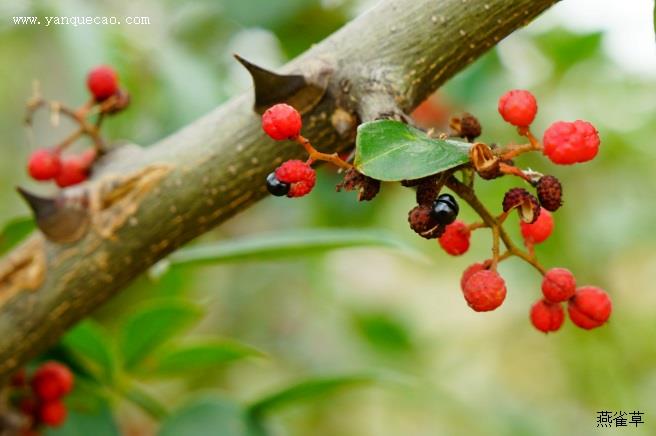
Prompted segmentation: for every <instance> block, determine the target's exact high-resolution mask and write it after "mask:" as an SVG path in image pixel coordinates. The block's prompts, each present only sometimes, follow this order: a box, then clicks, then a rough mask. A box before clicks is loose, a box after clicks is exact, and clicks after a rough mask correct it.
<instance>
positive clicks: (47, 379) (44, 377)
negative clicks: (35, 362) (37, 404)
mask: <svg viewBox="0 0 656 436" xmlns="http://www.w3.org/2000/svg"><path fill="white" fill-rule="evenodd" d="M72 389H73V373H72V372H71V371H70V370H69V369H68V367H66V366H65V365H62V364H61V363H58V362H54V361H50V362H46V363H44V364H43V365H41V366H40V367H39V368H38V369H37V370H36V371H35V372H34V375H33V376H32V391H33V392H34V394H35V395H36V396H37V397H38V398H39V400H40V401H53V400H56V399H59V398H61V397H62V396H64V395H66V394H67V393H69V392H70V391H71V390H72Z"/></svg>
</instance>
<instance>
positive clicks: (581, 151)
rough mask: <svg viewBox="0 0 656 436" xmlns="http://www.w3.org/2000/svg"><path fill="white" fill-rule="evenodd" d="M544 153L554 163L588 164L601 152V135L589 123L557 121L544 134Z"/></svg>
mask: <svg viewBox="0 0 656 436" xmlns="http://www.w3.org/2000/svg"><path fill="white" fill-rule="evenodd" d="M542 142H543V144H544V148H543V150H542V152H543V153H544V155H545V156H547V157H548V158H549V159H551V161H552V162H553V163H556V164H561V165H570V164H574V163H577V162H587V161H589V160H591V159H593V158H594V157H595V156H596V155H597V152H598V151H599V143H600V139H599V133H598V132H597V129H595V127H594V126H593V125H592V124H590V123H589V122H587V121H581V120H577V121H574V122H567V121H557V122H555V123H553V124H552V125H551V126H549V128H548V129H547V130H546V131H545V132H544V138H543V141H542Z"/></svg>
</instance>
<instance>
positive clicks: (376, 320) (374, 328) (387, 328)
mask: <svg viewBox="0 0 656 436" xmlns="http://www.w3.org/2000/svg"><path fill="white" fill-rule="evenodd" d="M353 324H354V327H355V328H356V330H357V332H358V333H359V334H360V335H361V336H362V337H363V338H364V339H366V340H367V342H368V343H369V344H370V345H371V346H372V347H374V348H375V349H376V350H378V351H381V352H387V353H389V354H391V355H394V356H403V355H407V354H409V353H412V352H413V351H414V349H415V344H414V340H413V337H412V333H411V331H410V329H409V327H408V326H407V325H406V323H404V322H403V321H402V320H401V319H398V318H397V317H395V316H393V315H392V314H388V313H384V312H371V313H361V314H356V315H355V316H354V317H353Z"/></svg>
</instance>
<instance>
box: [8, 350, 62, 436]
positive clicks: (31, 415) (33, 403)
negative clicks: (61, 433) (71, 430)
mask: <svg viewBox="0 0 656 436" xmlns="http://www.w3.org/2000/svg"><path fill="white" fill-rule="evenodd" d="M73 379H74V377H73V373H72V372H71V371H70V369H68V367H67V366H65V365H63V364H61V363H59V362H55V361H48V362H45V363H43V364H42V365H41V366H39V367H38V368H37V369H36V371H34V373H33V374H32V376H31V378H30V377H28V375H27V373H26V371H25V370H24V369H21V370H20V371H19V372H17V373H16V374H14V376H13V377H12V379H11V387H12V389H13V391H12V396H11V399H12V401H13V403H14V404H15V405H16V406H17V408H18V409H19V410H20V412H21V413H22V414H23V415H24V416H25V418H26V425H25V427H24V428H23V431H24V432H25V434H31V433H30V432H32V433H34V432H36V431H37V430H38V429H40V428H41V427H43V426H48V427H58V426H60V425H62V424H63V423H64V421H65V420H66V415H67V410H66V405H65V404H64V402H63V399H64V397H65V396H66V395H68V394H69V393H70V392H71V391H72V390H73Z"/></svg>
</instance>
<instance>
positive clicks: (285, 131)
mask: <svg viewBox="0 0 656 436" xmlns="http://www.w3.org/2000/svg"><path fill="white" fill-rule="evenodd" d="M302 125H303V123H302V121H301V114H299V113H298V111H297V110H296V109H294V108H293V107H291V106H290V105H288V104H284V103H280V104H277V105H275V106H271V107H270V108H269V109H267V110H266V112H264V114H263V115H262V129H264V132H265V133H266V134H267V135H269V136H270V137H271V139H275V140H276V141H282V140H284V139H292V138H296V137H297V136H298V135H300V134H301V126H302Z"/></svg>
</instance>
